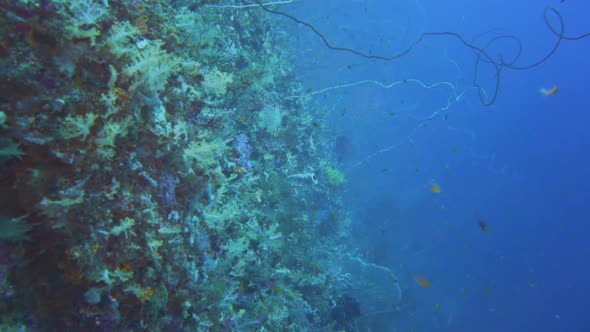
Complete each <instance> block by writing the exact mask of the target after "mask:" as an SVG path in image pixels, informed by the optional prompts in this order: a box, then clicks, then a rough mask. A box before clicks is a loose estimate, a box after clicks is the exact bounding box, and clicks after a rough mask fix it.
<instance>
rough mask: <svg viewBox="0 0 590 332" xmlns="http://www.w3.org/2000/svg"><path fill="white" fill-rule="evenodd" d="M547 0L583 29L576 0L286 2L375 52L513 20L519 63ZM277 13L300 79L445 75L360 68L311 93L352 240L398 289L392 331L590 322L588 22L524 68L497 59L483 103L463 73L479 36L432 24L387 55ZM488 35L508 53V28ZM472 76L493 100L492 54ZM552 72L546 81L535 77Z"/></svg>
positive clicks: (541, 44) (564, 326) (533, 52)
mask: <svg viewBox="0 0 590 332" xmlns="http://www.w3.org/2000/svg"><path fill="white" fill-rule="evenodd" d="M397 2H399V1H396V3H397ZM547 5H551V6H554V7H555V8H557V9H558V10H559V12H560V13H561V15H562V16H563V18H564V22H565V26H566V34H568V35H577V34H581V33H585V32H587V31H589V30H590V25H588V24H587V23H586V22H585V21H584V20H585V18H586V15H585V13H587V12H588V11H589V10H590V5H589V4H588V3H586V2H584V1H564V2H563V3H560V2H559V1H541V2H539V1H533V0H528V1H517V2H511V3H510V4H508V2H505V1H488V2H479V1H478V2H476V1H466V0H463V1H439V0H422V1H407V2H406V3H405V4H392V1H385V0H380V1H376V0H375V1H361V0H358V1H336V0H331V1H321V2H300V3H295V4H291V5H289V6H285V7H283V9H285V10H287V9H288V10H289V12H290V13H293V14H295V15H297V16H298V17H299V18H302V19H304V20H306V21H308V22H310V23H312V24H314V25H315V26H316V27H317V28H318V30H320V31H322V33H324V34H325V36H326V37H327V39H329V40H330V41H331V42H332V43H333V44H334V45H336V46H344V47H349V48H353V49H356V50H360V51H362V52H365V53H371V54H380V55H390V54H395V53H398V52H399V51H401V50H404V49H405V48H407V47H408V46H409V45H410V44H411V43H412V42H413V41H414V40H415V39H416V38H417V37H418V36H419V35H420V34H421V33H423V32H429V31H433V32H437V31H452V32H456V33H458V34H460V35H462V36H463V37H464V38H465V39H466V40H468V41H470V42H472V43H474V44H475V45H477V46H480V47H481V46H484V45H485V44H486V43H487V42H488V41H489V40H490V39H491V38H493V37H494V36H498V35H503V34H510V35H514V36H517V37H518V38H519V39H520V40H521V41H522V43H523V47H524V48H523V53H522V56H521V57H520V59H519V60H518V62H517V64H518V65H528V64H530V63H534V62H536V61H537V60H539V59H541V58H543V57H544V56H545V55H546V54H547V53H548V52H549V50H550V49H551V48H552V46H553V44H554V42H555V40H556V37H555V36H554V35H552V34H551V33H550V31H549V29H548V27H547V26H546V25H545V22H544V20H543V11H544V9H545V7H546V6H547ZM550 18H551V21H552V22H554V23H557V20H556V19H555V18H556V17H554V16H550ZM285 24H286V25H288V28H289V29H292V31H293V32H294V33H295V35H296V37H297V44H296V45H294V48H295V49H296V50H297V52H298V53H297V55H298V63H297V66H298V72H299V73H300V75H301V76H302V77H303V78H304V80H305V83H306V86H309V87H310V88H311V89H312V90H320V89H323V88H326V87H331V86H332V87H334V86H337V85H341V84H349V83H354V82H359V81H362V80H376V81H380V82H383V83H392V82H395V81H400V80H414V79H415V80H420V81H421V82H423V83H424V84H425V85H431V84H435V83H438V82H447V83H449V84H452V86H453V87H454V88H455V91H453V89H452V88H450V86H449V85H439V86H436V87H433V88H429V89H426V88H424V87H422V86H421V85H420V84H418V83H416V82H414V81H407V83H404V84H399V85H397V86H394V87H391V88H388V89H386V88H382V87H380V86H377V85H375V84H371V83H366V84H359V85H355V86H353V87H348V88H340V89H334V90H330V91H328V92H326V93H321V94H317V95H314V96H313V98H314V99H316V101H317V102H318V103H321V104H324V105H326V106H327V107H328V108H329V109H331V122H330V129H331V131H332V132H333V135H335V136H345V137H347V138H348V141H349V142H350V149H349V151H347V153H346V155H345V156H344V158H343V160H342V164H341V165H340V166H341V167H342V169H344V170H345V174H346V178H347V185H348V189H347V192H346V195H347V199H348V203H349V206H350V208H351V209H352V211H353V215H354V220H355V222H354V229H355V231H356V232H355V234H356V241H358V243H359V245H360V246H361V248H363V250H364V252H365V255H366V257H368V258H369V259H370V260H372V261H373V262H376V263H379V264H381V265H384V266H387V267H388V268H390V269H392V270H393V271H394V272H395V273H396V274H397V275H398V277H399V279H400V282H401V285H402V288H403V290H404V296H405V299H404V307H403V308H400V310H399V312H398V313H395V314H392V316H391V318H390V319H391V322H390V325H389V326H390V331H414V330H416V331H589V330H590V317H589V315H588V314H587V310H588V308H590V296H589V295H590V266H589V265H588V263H587V261H588V257H589V254H590V246H589V245H588V239H589V238H590V193H589V190H588V189H589V188H590V176H589V174H588V170H589V167H588V164H589V162H590V155H589V153H588V151H590V132H589V130H588V123H589V120H590V114H589V113H588V112H589V111H590V102H589V101H588V96H587V93H588V91H587V78H588V76H589V75H590V65H589V64H588V61H587V59H588V56H589V55H590V38H586V39H582V40H580V41H563V42H562V44H561V45H560V47H559V49H558V50H557V51H556V52H555V54H553V55H552V56H551V58H550V59H549V60H548V61H546V62H544V63H543V64H541V65H539V66H537V67H535V68H532V69H530V70H523V71H515V70H510V69H506V70H504V71H502V76H501V82H500V91H499V93H498V97H497V99H496V101H495V102H494V103H493V105H491V106H489V107H486V106H484V105H482V103H481V102H480V99H479V97H478V94H477V90H476V89H474V88H473V87H472V79H473V75H474V63H475V60H476V57H475V52H474V51H473V50H470V49H468V48H466V47H465V46H464V45H462V44H461V43H460V42H459V41H458V40H457V39H454V38H452V37H448V36H438V37H429V38H426V39H425V40H424V41H423V42H422V43H421V44H419V45H418V46H417V47H416V48H415V49H414V50H413V51H412V52H410V53H409V54H407V55H406V56H404V57H402V58H401V59H399V60H394V61H390V62H384V61H378V60H367V59H364V58H362V57H359V56H355V55H351V54H347V53H345V52H336V51H332V50H329V49H328V48H326V47H325V45H324V44H322V42H321V40H320V39H319V38H317V36H316V35H314V34H313V33H311V32H310V31H309V30H308V29H306V28H305V27H303V26H297V25H294V24H292V23H289V22H285ZM488 51H489V53H490V55H492V56H498V54H500V53H502V55H503V56H504V59H506V60H507V59H512V57H513V56H514V55H515V54H516V44H515V43H514V42H512V41H510V40H504V41H501V42H499V43H496V44H494V45H493V47H491V48H490V49H489V50H488ZM507 61H508V60H507ZM479 83H480V84H481V85H482V87H483V88H484V89H485V91H486V95H487V96H488V100H489V97H491V96H492V95H493V90H494V84H495V76H494V72H493V70H492V67H491V66H490V65H483V66H482V67H481V72H480V76H479ZM553 86H558V87H559V92H558V93H557V94H555V95H553V96H549V97H544V96H542V95H541V94H540V93H539V89H540V88H547V89H550V88H551V87H553ZM455 93H456V94H457V95H460V98H457V97H456V95H455ZM447 107H448V109H446V110H443V108H447ZM433 183H436V184H437V185H439V186H440V188H441V192H440V193H433V192H432V191H431V185H432V184H433ZM478 220H482V221H484V222H485V223H486V224H487V226H488V228H489V231H488V232H484V231H482V229H480V228H479V226H478V224H477V221H478ZM417 276H421V277H423V278H425V279H426V280H428V281H429V282H430V285H431V287H429V288H424V287H422V286H420V285H419V284H418V283H417V282H416V281H415V277H417ZM365 314H370V313H365Z"/></svg>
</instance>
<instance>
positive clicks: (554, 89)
mask: <svg viewBox="0 0 590 332" xmlns="http://www.w3.org/2000/svg"><path fill="white" fill-rule="evenodd" d="M539 92H540V93H541V94H542V95H543V96H545V97H549V96H553V95H554V94H556V93H558V92H559V87H558V86H554V87H552V88H551V89H549V90H547V89H545V88H541V89H540V90H539Z"/></svg>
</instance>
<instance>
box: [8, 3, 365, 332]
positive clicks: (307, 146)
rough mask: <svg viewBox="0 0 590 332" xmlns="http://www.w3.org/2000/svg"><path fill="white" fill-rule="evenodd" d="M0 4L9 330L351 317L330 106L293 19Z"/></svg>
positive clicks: (195, 9)
mask: <svg viewBox="0 0 590 332" xmlns="http://www.w3.org/2000/svg"><path fill="white" fill-rule="evenodd" d="M0 3H1V5H0V6H1V8H2V10H1V11H0V23H1V24H0V90H1V91H2V94H1V96H0V132H1V139H0V145H1V146H0V151H1V156H2V158H1V160H0V162H1V167H2V173H1V174H2V179H1V182H0V184H1V191H0V193H1V194H2V206H1V210H0V217H1V218H0V230H1V231H2V236H0V282H1V284H0V291H1V293H0V296H1V297H2V300H1V301H0V312H2V314H3V315H2V316H3V319H2V324H3V326H4V329H5V330H9V328H10V327H11V326H12V328H14V329H20V330H29V329H30V330H35V331H250V330H252V331H311V330H314V329H320V328H322V329H329V328H330V326H333V327H335V328H338V327H340V328H344V327H346V322H345V320H346V318H344V319H341V318H340V316H338V315H337V316H335V314H334V313H335V311H334V308H335V306H336V304H337V303H341V302H342V300H339V299H338V298H339V296H341V292H340V291H339V290H341V289H343V288H344V287H345V284H346V280H347V277H346V276H345V274H344V272H343V271H342V270H341V269H339V268H338V267H337V266H335V265H334V264H335V263H334V262H336V261H338V260H337V259H335V257H337V256H341V255H342V253H344V252H347V251H348V250H349V249H347V246H346V244H347V237H348V225H349V217H348V215H347V213H346V212H345V210H344V209H343V208H342V206H341V205H342V203H341V201H340V193H341V191H342V187H343V185H344V183H345V181H344V179H343V175H342V174H340V173H338V172H339V171H338V170H337V169H336V168H335V165H336V167H337V162H336V157H335V156H333V155H332V152H331V151H332V148H331V146H332V142H331V137H333V136H332V135H331V133H330V132H329V131H328V129H326V126H325V114H326V112H325V110H323V109H322V108H321V107H320V106H319V105H315V104H313V103H312V102H311V101H308V100H302V99H294V98H290V97H289V96H292V95H297V94H301V90H302V87H301V85H300V84H298V82H297V79H296V76H295V74H294V69H293V68H292V63H293V61H291V59H290V58H289V57H290V55H289V52H288V49H289V39H288V35H287V34H286V33H285V32H284V31H283V30H282V29H281V27H280V23H279V21H277V20H276V19H275V18H273V17H271V16H269V15H268V14H267V13H265V12H263V11H261V10H259V9H257V8H251V7H248V8H241V9H236V8H228V7H223V6H221V5H220V4H219V3H218V2H217V1H204V0H203V1H196V0H192V1H183V0H177V1H164V0H149V1H148V0H119V1H115V0H67V1H66V0H53V1H51V0H37V1H35V0H10V1H9V0H2V1H0ZM326 170H329V172H328V174H327V172H326ZM335 175H338V176H335ZM347 301H348V302H346V303H349V302H350V300H347ZM353 304H354V303H353ZM342 312H344V311H342ZM338 320H339V321H338Z"/></svg>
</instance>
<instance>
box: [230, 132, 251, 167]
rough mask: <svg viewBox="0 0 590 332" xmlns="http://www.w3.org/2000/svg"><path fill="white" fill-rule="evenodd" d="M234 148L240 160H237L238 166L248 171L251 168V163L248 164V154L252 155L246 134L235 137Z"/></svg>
mask: <svg viewBox="0 0 590 332" xmlns="http://www.w3.org/2000/svg"><path fill="white" fill-rule="evenodd" d="M234 148H235V149H236V151H238V154H239V157H240V159H239V160H238V164H240V166H242V167H244V168H245V169H247V170H249V169H250V168H252V163H250V154H251V153H252V147H251V146H250V144H248V136H246V134H243V133H242V134H240V135H238V137H236V140H235V142H234Z"/></svg>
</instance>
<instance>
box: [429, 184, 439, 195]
mask: <svg viewBox="0 0 590 332" xmlns="http://www.w3.org/2000/svg"><path fill="white" fill-rule="evenodd" d="M430 191H431V192H433V193H435V194H440V191H441V189H440V186H439V185H438V184H437V183H435V182H433V183H431V184H430Z"/></svg>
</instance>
